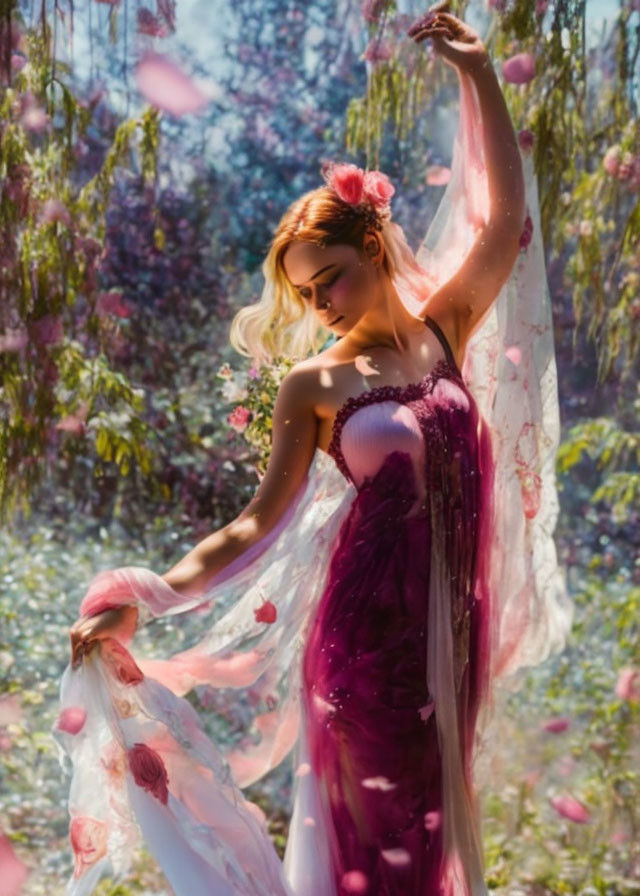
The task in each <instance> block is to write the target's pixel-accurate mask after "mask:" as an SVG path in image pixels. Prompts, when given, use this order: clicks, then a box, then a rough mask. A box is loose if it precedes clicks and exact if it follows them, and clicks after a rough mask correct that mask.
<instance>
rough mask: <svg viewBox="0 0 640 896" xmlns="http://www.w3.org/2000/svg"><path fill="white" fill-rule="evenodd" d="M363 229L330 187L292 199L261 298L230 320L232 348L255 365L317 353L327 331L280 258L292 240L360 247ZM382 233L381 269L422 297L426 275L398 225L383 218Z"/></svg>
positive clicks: (362, 222) (359, 216)
mask: <svg viewBox="0 0 640 896" xmlns="http://www.w3.org/2000/svg"><path fill="white" fill-rule="evenodd" d="M366 229H367V223H366V219H365V218H364V216H363V215H362V214H361V213H360V212H358V211H356V209H355V207H354V206H351V205H349V204H348V203H346V202H344V201H343V200H342V199H340V197H339V196H338V195H337V193H336V192H335V191H334V190H332V189H331V188H330V187H328V186H322V187H318V188H317V189H315V190H310V191H309V192H308V193H305V194H303V195H302V196H301V197H300V198H299V199H297V200H296V201H295V202H293V203H292V204H291V205H290V206H289V208H288V209H287V211H286V212H285V213H284V215H283V216H282V218H281V219H280V222H279V223H278V226H277V228H276V231H275V234H274V237H273V240H272V242H271V246H270V248H269V252H268V253H267V256H266V258H265V260H264V262H263V264H262V273H263V275H264V280H265V285H264V289H263V290H262V295H261V297H260V299H259V301H257V302H255V303H253V304H251V305H247V306H246V307H244V308H241V309H240V310H239V311H238V312H237V314H236V315H235V316H234V318H233V320H232V321H231V329H230V333H229V340H230V342H231V345H232V346H233V347H234V348H235V350H236V351H237V352H239V353H240V354H241V355H245V356H246V357H251V358H253V360H254V363H257V364H261V363H265V362H266V363H268V362H270V361H271V360H272V359H273V358H274V357H277V356H281V357H286V358H290V359H293V360H300V359H303V358H306V357H307V356H308V355H309V354H310V353H313V354H315V353H317V352H318V351H319V349H320V348H321V347H322V345H323V344H324V342H326V340H327V338H328V337H329V335H330V332H331V331H330V330H328V329H327V328H326V327H323V326H322V325H321V324H319V323H318V320H317V318H316V316H315V315H314V313H313V311H312V309H311V307H310V306H309V305H308V304H307V303H305V302H304V301H303V299H302V297H301V296H300V295H298V292H297V291H296V289H295V288H294V287H293V286H292V285H291V283H290V281H289V279H288V277H287V276H286V274H285V271H284V267H283V263H282V261H283V257H284V254H285V252H286V250H287V249H288V248H289V245H290V244H291V243H292V242H293V241H294V240H299V241H301V242H310V243H316V244H317V245H320V246H335V245H339V244H342V245H349V246H353V247H354V248H355V249H357V250H358V251H359V252H361V251H362V248H363V241H364V234H365V231H366ZM380 236H381V239H382V241H383V244H384V247H385V253H384V261H383V268H384V269H385V271H386V273H387V274H388V275H389V276H390V277H391V278H392V279H393V282H394V285H395V286H396V287H397V288H399V291H400V290H402V292H403V293H404V292H405V291H406V288H408V289H409V291H410V293H411V296H413V297H414V298H415V299H416V300H418V301H422V300H424V298H425V297H426V294H428V288H429V278H428V275H427V273H426V272H425V271H424V270H423V268H421V267H420V265H419V264H418V263H417V261H416V260H415V257H414V254H413V252H412V251H411V248H410V247H409V245H408V244H407V241H406V238H405V235H404V232H403V230H402V228H401V227H400V225H399V224H396V223H395V222H393V221H385V222H384V223H383V225H382V230H381V232H380ZM410 301H411V300H410ZM405 304H406V303H405Z"/></svg>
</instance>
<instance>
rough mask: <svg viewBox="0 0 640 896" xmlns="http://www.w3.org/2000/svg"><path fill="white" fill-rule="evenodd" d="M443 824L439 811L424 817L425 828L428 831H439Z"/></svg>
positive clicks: (428, 813) (435, 810)
mask: <svg viewBox="0 0 640 896" xmlns="http://www.w3.org/2000/svg"><path fill="white" fill-rule="evenodd" d="M441 823H442V813H441V812H440V810H439V809H434V811H433V812H427V813H426V814H425V816H424V826H425V828H426V829H427V830H428V831H437V829H438V828H439V827H440V825H441Z"/></svg>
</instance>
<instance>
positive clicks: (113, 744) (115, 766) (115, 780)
mask: <svg viewBox="0 0 640 896" xmlns="http://www.w3.org/2000/svg"><path fill="white" fill-rule="evenodd" d="M100 763H101V765H102V767H103V768H104V770H105V772H106V773H107V777H108V778H109V780H110V782H111V783H112V784H118V785H119V784H123V783H124V779H125V774H126V771H127V769H126V766H125V754H124V750H123V749H122V748H121V747H120V745H119V744H118V742H117V741H115V740H110V741H109V743H108V744H107V745H106V747H105V748H104V749H103V750H102V753H101V754H100Z"/></svg>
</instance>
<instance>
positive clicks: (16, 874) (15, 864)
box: [0, 834, 29, 896]
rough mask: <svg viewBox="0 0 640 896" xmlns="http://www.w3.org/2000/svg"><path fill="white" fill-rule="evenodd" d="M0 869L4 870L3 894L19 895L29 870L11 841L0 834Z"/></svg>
mask: <svg viewBox="0 0 640 896" xmlns="http://www.w3.org/2000/svg"><path fill="white" fill-rule="evenodd" d="M0 869H1V870H2V885H1V889H0V892H2V896H18V894H19V892H20V890H21V889H22V885H23V884H24V882H25V880H26V879H27V876H28V874H29V870H28V868H27V866H26V865H25V864H24V862H23V861H22V860H21V859H19V858H18V857H17V856H16V854H15V852H14V851H13V846H12V845H11V841H10V840H9V838H8V837H6V836H5V835H4V834H0Z"/></svg>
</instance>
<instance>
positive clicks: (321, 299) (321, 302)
mask: <svg viewBox="0 0 640 896" xmlns="http://www.w3.org/2000/svg"><path fill="white" fill-rule="evenodd" d="M314 304H315V306H316V308H318V309H319V310H320V311H324V310H325V308H328V307H329V304H330V303H329V297H328V296H327V295H326V293H325V292H324V290H323V289H322V287H318V288H317V290H316V294H315V299H314Z"/></svg>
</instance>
